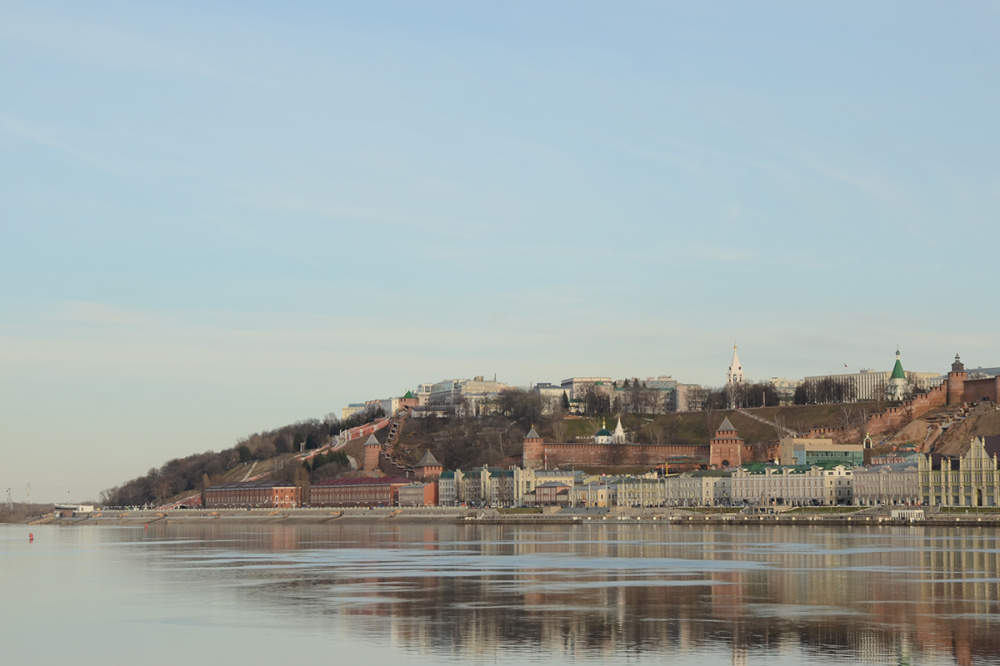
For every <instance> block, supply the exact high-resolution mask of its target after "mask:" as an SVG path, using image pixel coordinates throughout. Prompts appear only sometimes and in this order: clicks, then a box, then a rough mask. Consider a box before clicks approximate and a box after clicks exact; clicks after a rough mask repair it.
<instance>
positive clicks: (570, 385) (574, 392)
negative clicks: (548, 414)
mask: <svg viewBox="0 0 1000 666" xmlns="http://www.w3.org/2000/svg"><path fill="white" fill-rule="evenodd" d="M597 384H601V385H602V386H604V387H605V388H606V389H607V391H608V394H609V395H610V387H611V385H612V383H611V377H570V378H569V379H564V380H562V383H561V384H560V386H561V388H562V389H563V390H564V391H567V393H568V395H569V399H570V400H582V399H583V397H584V396H585V395H586V394H587V389H588V388H590V387H591V386H596V385H597Z"/></svg>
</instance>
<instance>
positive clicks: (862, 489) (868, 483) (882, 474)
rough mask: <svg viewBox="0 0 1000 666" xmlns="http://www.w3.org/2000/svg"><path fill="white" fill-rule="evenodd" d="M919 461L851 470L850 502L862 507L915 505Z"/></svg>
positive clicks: (917, 495) (918, 481)
mask: <svg viewBox="0 0 1000 666" xmlns="http://www.w3.org/2000/svg"><path fill="white" fill-rule="evenodd" d="M918 471H919V462H918V460H917V459H916V458H914V459H913V460H912V461H910V462H900V463H889V464H885V465H873V466H871V467H860V468H855V469H854V503H855V504H860V505H862V506H874V505H879V504H881V505H890V504H919V503H920V475H919V473H918Z"/></svg>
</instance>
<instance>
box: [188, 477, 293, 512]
mask: <svg viewBox="0 0 1000 666" xmlns="http://www.w3.org/2000/svg"><path fill="white" fill-rule="evenodd" d="M202 504H203V505H204V507H205V508H206V509H234V508H239V509H294V508H297V507H299V506H302V489H301V488H299V487H298V486H295V485H293V484H291V483H285V482H283V481H239V482H234V483H224V484H222V485H220V486H212V487H211V488H205V490H203V491H202Z"/></svg>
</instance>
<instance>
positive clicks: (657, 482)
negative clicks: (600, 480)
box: [614, 475, 667, 507]
mask: <svg viewBox="0 0 1000 666" xmlns="http://www.w3.org/2000/svg"><path fill="white" fill-rule="evenodd" d="M614 486H615V504H617V506H634V507H643V506H665V505H666V504H667V486H666V479H664V478H663V477H657V476H654V475H647V476H625V477H621V478H619V479H618V481H617V482H616V483H615V484H614Z"/></svg>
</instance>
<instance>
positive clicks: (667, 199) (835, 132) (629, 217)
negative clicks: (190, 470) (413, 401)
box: [0, 2, 1000, 499]
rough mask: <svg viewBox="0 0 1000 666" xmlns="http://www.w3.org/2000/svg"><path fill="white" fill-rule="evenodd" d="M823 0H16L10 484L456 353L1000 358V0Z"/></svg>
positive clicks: (506, 360)
mask: <svg viewBox="0 0 1000 666" xmlns="http://www.w3.org/2000/svg"><path fill="white" fill-rule="evenodd" d="M815 4H816V3H793V2H787V3H786V2H748V3H735V2H734V3H699V2H692V3H662V2H647V3H643V2H632V3H610V2H606V3H598V2H542V3H539V2H492V3H485V2H484V3H468V2H418V3H415V2H400V3H380V2H362V3H295V4H293V5H291V6H285V5H284V4H283V5H278V4H277V3H273V4H268V3H247V2H239V3H178V2H171V3H153V2H149V3H138V4H137V3H127V2H122V3H110V2H108V3H44V4H41V3H32V2H0V206H2V208H0V225H2V230H3V242H2V243H0V278H2V279H0V304H2V318H0V377H2V380H0V381H2V384H0V404H2V408H0V409H2V418H0V454H2V459H0V485H3V486H4V488H0V490H3V489H5V488H6V487H8V486H13V487H15V489H17V488H22V489H23V487H24V485H25V484H26V483H27V482H31V483H32V486H33V488H37V490H36V492H35V494H34V495H33V497H37V498H41V499H49V498H56V499H58V498H62V497H64V496H67V495H72V496H74V497H79V498H81V499H82V498H84V497H96V495H97V493H98V492H99V491H100V490H101V489H103V488H106V487H108V486H111V485H114V484H116V483H119V482H122V481H125V480H127V479H129V478H132V477H134V476H136V475H138V474H140V473H144V472H145V471H146V470H147V469H148V468H149V467H152V466H159V465H160V464H162V463H163V462H165V461H166V460H167V459H169V458H172V457H177V456H181V455H186V454H189V453H193V452H200V451H203V450H206V449H216V450H218V449H221V448H225V447H228V446H232V445H233V444H234V443H235V441H236V439H237V438H238V437H240V436H242V435H245V434H248V433H251V432H254V431H257V430H262V429H268V428H273V427H277V426H280V425H283V424H285V423H289V422H292V421H295V420H298V419H302V418H309V417H321V416H322V415H323V414H325V413H327V412H331V411H333V412H336V413H339V411H340V408H341V407H342V406H343V405H344V404H346V403H348V402H353V401H357V400H362V399H366V398H372V397H385V396H388V395H391V394H399V393H402V392H403V391H405V390H406V389H408V388H412V387H414V386H416V384H417V383H419V382H422V381H437V380H440V379H443V378H446V377H453V376H457V377H470V376H472V375H476V374H485V375H493V374H494V373H496V374H497V376H498V378H499V379H502V380H505V381H508V382H510V383H513V384H518V385H527V384H529V383H531V382H538V381H559V380H561V379H563V378H565V377H570V376H573V375H593V374H598V375H610V376H613V377H621V376H648V375H659V374H671V375H673V376H674V377H675V378H677V379H679V380H681V381H685V382H691V383H704V384H708V385H719V384H721V383H722V382H723V381H724V375H725V370H726V367H727V366H728V363H729V357H730V355H731V348H732V344H733V342H734V341H737V342H738V343H739V345H740V356H741V358H742V360H743V362H744V366H745V367H746V370H747V373H748V376H749V378H751V379H763V378H767V377H771V376H782V377H790V378H800V377H802V376H804V375H809V374H820V373H826V372H836V371H838V370H843V366H844V364H848V366H849V367H850V368H851V370H852V371H853V370H856V369H857V368H859V367H884V368H885V369H889V368H891V366H892V362H893V352H894V351H895V348H896V345H897V344H899V345H900V347H901V349H902V351H903V360H904V365H905V367H907V368H908V369H913V370H920V371H944V370H946V369H947V367H948V363H949V362H950V360H951V357H952V356H953V355H954V353H955V352H956V351H959V352H961V353H962V355H963V359H965V360H966V362H967V363H969V364H971V365H973V366H975V365H983V366H990V365H1000V355H998V354H997V352H996V350H995V342H994V339H995V335H994V331H995V330H996V328H997V325H998V323H1000V322H998V320H1000V315H998V313H997V309H996V307H995V301H996V298H995V296H994V295H993V291H994V287H995V285H994V282H995V280H993V274H994V272H995V269H994V263H995V262H994V260H993V258H992V253H993V252H994V251H995V248H996V247H997V246H998V242H997V241H998V240H1000V225H998V222H997V215H996V211H997V210H998V204H1000V167H998V163H997V155H998V154H1000V150H998V149H1000V134H998V131H997V129H996V127H997V121H996V118H997V117H998V116H1000V105H998V95H1000V92H998V91H1000V81H998V79H1000V43H998V40H997V39H996V34H997V29H998V27H1000V7H998V5H996V4H995V3H987V2H965V3H912V2H905V3H904V2H900V3H889V2H886V3H863V2H858V3H835V4H828V5H826V6H824V7H817V6H815ZM109 453H113V454H114V455H113V456H112V457H111V459H110V460H109V459H108V454H109ZM95 457H100V458H101V460H100V462H99V463H95V462H94V458H95ZM67 491H68V492H67ZM16 495H17V492H15V496H16Z"/></svg>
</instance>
